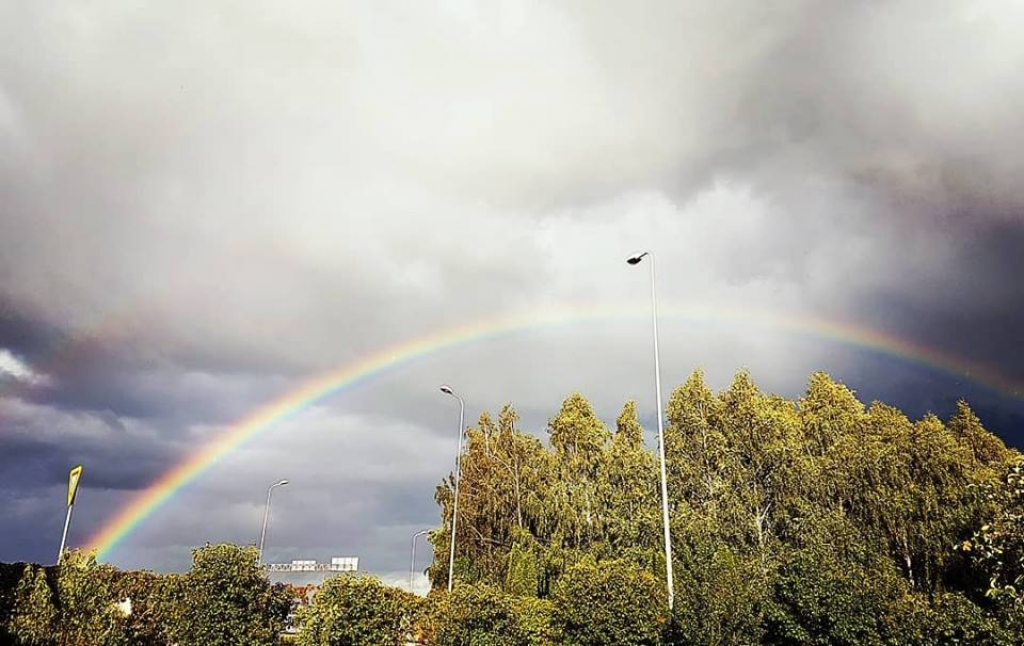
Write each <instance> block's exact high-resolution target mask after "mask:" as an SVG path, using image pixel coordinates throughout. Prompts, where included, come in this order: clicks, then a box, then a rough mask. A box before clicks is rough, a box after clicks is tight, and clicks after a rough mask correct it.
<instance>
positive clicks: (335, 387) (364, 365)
mask: <svg viewBox="0 0 1024 646" xmlns="http://www.w3.org/2000/svg"><path fill="white" fill-rule="evenodd" d="M660 309H661V311H660V312H659V317H660V318H662V319H672V320H678V319H682V320H684V321H687V322H695V323H702V322H714V323H735V322H746V323H753V324H755V325H757V326H758V327H766V328H769V329H775V330H780V331H784V332H789V333H799V334H803V335H807V336H811V337H814V338H819V339H826V340H830V341H834V342H838V343H841V344H844V345H851V346H855V347H859V348H866V349H870V350H873V351H876V352H879V353H882V354H886V355H892V356H895V357H899V358H902V359H907V360H910V361H914V362H917V363H920V364H923V365H926V366H930V367H932V368H936V369H939V370H941V371H944V372H947V373H951V374H953V375H956V376H959V377H966V378H968V379H970V380H971V381H973V382H977V383H980V384H982V385H985V386H988V387H990V388H993V389H995V390H999V391H1002V392H1006V393H1009V394H1012V395H1014V396H1020V394H1021V392H1022V391H1024V385H1022V384H1020V383H1016V382H1013V381H1011V380H1010V379H1008V378H1006V377H1005V376H1003V375H1001V374H1000V373H998V372H996V371H994V370H992V369H990V368H988V367H986V366H982V365H979V364H975V363H972V362H969V361H965V360H963V359H961V358H958V357H955V356H953V355H951V354H948V353H944V352H939V351H937V350H934V349H930V348H927V347H924V346H922V345H919V344H916V343H914V342H911V341H908V340H905V339H899V338H897V337H894V336H891V335H888V334H885V333H884V332H881V331H878V330H874V329H871V328H868V327H863V326H859V325H854V324H850V323H845V322H839V321H832V320H827V319H822V318H818V317H813V316H805V315H801V316H793V315H785V314H779V313H773V312H763V311H751V310H749V309H747V310H727V309H722V308H718V307H703V308H701V307H693V306H690V307H680V306H677V305H673V304H669V305H668V306H665V305H662V306H661V308H660ZM641 315H642V316H650V309H649V304H633V305H632V306H623V305H621V304H617V305H616V306H615V307H614V308H612V307H602V306H577V307H572V308H563V309H557V310H547V311H543V312H539V313H538V312H534V313H529V314H525V315H514V316H506V317H501V318H495V319H488V320H481V321H476V322H473V323H469V324H465V325H458V326H455V327H450V328H447V329H442V330H438V331H435V332H432V333H430V334H427V335H424V336H421V337H417V338H414V339H409V340H407V341H405V342H402V343H398V344H396V345H393V346H389V347H387V348H384V349H382V350H380V351H378V352H375V353H373V354H370V355H368V356H365V357H363V358H361V359H358V360H356V361H354V362H352V363H349V364H347V365H344V366H342V367H341V368H338V369H336V370H332V371H329V372H326V373H323V374H321V375H319V376H317V377H314V378H313V379H310V380H308V381H306V382H305V383H302V384H301V385H299V386H298V387H297V388H295V389H293V390H290V391H289V392H287V393H285V394H284V395H282V396H280V397H278V398H277V399H275V400H274V401H271V402H268V403H266V404H264V405H263V406H261V407H259V408H257V409H255V410H254V411H253V412H252V413H250V414H249V415H247V416H246V417H243V418H242V419H240V420H238V421H236V422H235V423H233V424H231V425H230V426H228V427H227V428H225V429H224V430H223V432H221V433H220V434H219V435H218V436H217V437H216V438H215V439H214V440H212V441H211V442H209V443H208V444H206V445H205V446H203V447H202V448H201V449H199V450H198V451H196V452H194V453H193V454H191V455H189V456H188V457H186V458H185V459H184V460H182V461H181V462H180V463H178V464H177V465H176V466H174V467H173V468H171V469H170V470H169V471H167V472H166V473H164V474H163V475H162V476H160V478H158V479H157V480H156V481H155V482H153V483H152V484H151V485H149V486H148V487H147V488H146V489H145V490H143V491H142V492H141V493H139V494H138V495H137V496H136V497H135V498H134V499H132V500H131V501H130V502H129V503H128V504H126V505H125V506H124V507H122V508H121V509H120V510H119V511H118V512H117V513H116V515H114V517H113V518H112V519H110V520H109V521H108V522H107V523H106V524H105V525H104V526H103V527H102V528H101V529H100V530H99V531H98V532H97V533H96V534H95V535H94V536H92V537H91V539H90V540H89V541H88V543H87V549H88V550H96V552H97V556H98V557H99V558H104V557H106V556H108V555H109V554H110V553H111V552H112V551H113V550H114V549H115V548H116V547H117V546H118V545H119V544H120V543H121V542H122V541H124V540H125V539H126V538H127V537H128V536H129V535H131V533H132V532H133V531H134V530H135V529H136V528H138V527H139V526H140V525H141V524H142V523H144V522H145V521H146V519H148V518H149V517H150V516H152V515H153V514H154V513H155V512H156V511H157V510H158V509H160V508H161V507H162V506H163V505H164V504H166V503H167V502H168V501H169V500H170V499H171V498H173V497H174V495H175V494H176V493H177V492H178V491H180V490H181V489H182V488H183V487H185V486H187V485H188V484H189V483H190V482H192V481H193V480H195V479H196V478H198V477H199V476H201V475H202V474H203V473H205V472H206V471H207V470H209V469H210V468H211V467H213V466H214V465H216V464H217V463H218V462H220V461H221V460H222V459H224V457H225V456H227V455H229V454H230V453H231V452H232V451H234V450H235V449H237V448H239V447H240V446H242V445H243V444H245V443H246V442H248V441H249V440H252V439H253V438H255V437H257V436H259V435H260V434H262V433H264V432H266V431H267V430H269V429H271V428H273V427H274V426H275V425H276V424H278V423H279V422H281V421H283V420H285V419H288V418H290V417H292V416H294V415H296V414H298V413H300V412H301V411H303V410H304V409H306V408H308V407H309V406H311V405H312V404H314V403H316V402H318V401H320V400H323V399H325V398H327V397H330V396H332V395H334V394H337V393H339V392H341V391H343V390H347V389H349V388H353V387H355V386H358V385H359V384H361V383H363V382H365V381H367V380H369V379H371V378H373V377H375V376H378V375H380V374H383V373H386V372H388V371H390V370H394V369H396V368H398V367H400V366H403V365H405V364H408V363H410V362H413V361H416V360H417V359H421V358H423V357H426V356H428V355H433V354H437V353H439V352H443V351H445V350H449V349H452V348H455V347H458V346H464V345H467V344H470V343H474V342H479V341H484V340H493V339H496V338H500V337H503V336H508V335H512V334H518V333H524V332H530V331H533V330H538V329H546V328H552V327H557V326H565V325H578V324H580V323H585V322H588V321H602V322H610V321H614V320H616V319H627V318H630V319H632V318H636V317H637V316H641Z"/></svg>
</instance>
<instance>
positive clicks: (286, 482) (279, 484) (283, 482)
mask: <svg viewBox="0 0 1024 646" xmlns="http://www.w3.org/2000/svg"><path fill="white" fill-rule="evenodd" d="M286 484H288V481H287V480H282V481H281V482H278V483H277V484H276V485H274V486H275V487H280V486H283V485H286Z"/></svg>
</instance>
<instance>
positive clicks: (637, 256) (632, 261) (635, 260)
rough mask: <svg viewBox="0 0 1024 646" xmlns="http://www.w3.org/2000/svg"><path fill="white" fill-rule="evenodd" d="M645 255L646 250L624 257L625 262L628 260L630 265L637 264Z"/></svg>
mask: <svg viewBox="0 0 1024 646" xmlns="http://www.w3.org/2000/svg"><path fill="white" fill-rule="evenodd" d="M646 255H647V252H646V251H644V252H643V253H636V254H633V255H632V256H630V257H629V258H626V262H628V263H629V264H631V265H635V264H638V263H639V262H640V261H641V260H643V259H644V256H646Z"/></svg>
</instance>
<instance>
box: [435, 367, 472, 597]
mask: <svg viewBox="0 0 1024 646" xmlns="http://www.w3.org/2000/svg"><path fill="white" fill-rule="evenodd" d="M441 392H443V393H444V394H446V395H451V396H452V397H454V398H455V399H458V400H459V448H458V452H457V453H456V454H455V492H454V496H455V499H454V500H453V501H452V547H451V551H450V552H449V554H448V592H451V591H452V583H453V582H454V576H455V528H456V524H457V521H458V519H459V480H462V435H463V429H464V428H465V416H466V402H464V401H463V400H462V397H459V395H458V394H457V393H456V392H455V391H454V390H452V387H451V386H449V385H447V384H445V385H443V386H441Z"/></svg>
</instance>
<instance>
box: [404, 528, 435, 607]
mask: <svg viewBox="0 0 1024 646" xmlns="http://www.w3.org/2000/svg"><path fill="white" fill-rule="evenodd" d="M429 531H430V530H429V529H424V530H421V531H418V532H416V533H415V534H413V535H412V558H411V559H409V592H412V580H413V572H415V570H416V539H417V538H419V537H420V536H423V535H424V534H426V533H427V532H429Z"/></svg>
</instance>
